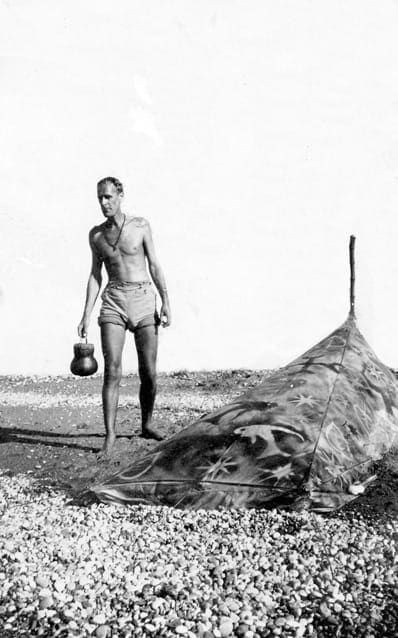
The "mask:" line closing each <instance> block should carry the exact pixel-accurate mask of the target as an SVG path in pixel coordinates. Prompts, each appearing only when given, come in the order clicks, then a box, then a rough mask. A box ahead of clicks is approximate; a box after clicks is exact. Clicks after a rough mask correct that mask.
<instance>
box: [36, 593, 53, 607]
mask: <svg viewBox="0 0 398 638" xmlns="http://www.w3.org/2000/svg"><path fill="white" fill-rule="evenodd" d="M52 603H53V601H52V598H50V597H49V596H43V598H40V602H39V609H47V607H51V605H52Z"/></svg>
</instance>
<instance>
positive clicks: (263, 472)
mask: <svg viewBox="0 0 398 638" xmlns="http://www.w3.org/2000/svg"><path fill="white" fill-rule="evenodd" d="M353 250H354V237H351V241H350V263H351V292H350V295H351V296H350V300H351V308H350V313H349V316H348V319H347V320H346V321H345V322H344V323H343V325H342V326H340V327H339V328H338V329H337V330H335V331H334V332H332V334H330V335H329V336H328V337H326V338H325V339H323V340H322V341H321V342H320V343H318V344H317V345H316V346H314V347H313V348H311V349H310V350H308V351H307V352H306V353H305V354H303V355H302V356H300V357H299V358H298V359H296V360H294V361H293V362H292V363H289V364H288V365H287V366H285V367H283V368H281V369H279V370H277V371H276V372H274V373H273V374H271V375H270V376H268V377H267V378H266V379H265V380H264V381H262V382H261V383H260V384H259V385H258V386H257V387H256V388H254V389H253V390H250V391H249V392H246V393H245V394H244V395H243V396H240V397H239V398H237V399H235V400H234V401H233V402H232V403H230V404H228V405H226V406H225V407H222V408H220V409H218V410H216V411H215V412H212V413H210V414H207V415H205V416H203V417H201V418H200V419H199V420H198V421H196V422H195V423H193V424H192V425H191V426H189V427H187V428H185V429H184V430H182V431H181V432H179V433H178V434H177V435H175V436H173V437H172V438H170V439H169V440H167V441H165V442H162V443H161V444H160V445H158V446H157V447H156V448H155V449H154V450H153V451H151V452H150V453H149V454H146V455H145V456H144V457H142V458H139V459H137V460H136V461H135V462H134V463H133V464H132V465H130V466H129V467H127V468H126V469H124V470H122V471H120V472H119V473H118V474H116V475H115V476H112V477H111V478H110V479H108V480H107V481H106V482H105V483H103V484H102V485H96V486H94V487H93V488H92V491H93V492H94V493H95V494H96V496H97V497H98V498H99V499H100V500H102V501H118V502H123V503H139V502H147V503H153V504H168V505H175V506H179V507H193V508H206V509H207V508H215V507H274V506H276V505H288V506H294V507H308V508H310V509H313V510H315V511H329V510H333V509H336V508H339V507H341V506H343V505H344V504H346V503H348V502H349V501H351V500H352V499H354V498H356V496H357V495H358V494H359V493H361V492H363V490H364V489H365V487H366V485H367V484H368V483H369V482H370V481H371V480H372V479H373V478H374V477H372V476H371V471H372V466H373V462H374V461H375V460H377V459H380V458H381V457H382V456H383V454H385V452H386V451H387V450H388V449H389V448H390V447H391V445H392V444H393V442H394V439H395V440H398V385H397V383H396V380H395V377H394V375H393V373H392V372H391V370H390V369H389V368H388V367H387V366H385V365H384V364H383V363H381V362H380V361H379V360H378V359H377V357H376V355H375V354H374V353H373V351H372V350H371V348H370V347H369V345H368V344H367V343H366V341H365V339H364V337H363V336H362V335H361V333H360V332H359V330H358V327H357V323H356V319H355V313H354V256H353V255H354V253H353Z"/></svg>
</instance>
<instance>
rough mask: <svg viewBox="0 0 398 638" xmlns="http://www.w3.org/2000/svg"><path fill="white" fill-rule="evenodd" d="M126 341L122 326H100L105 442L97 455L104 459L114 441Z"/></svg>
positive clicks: (104, 324) (109, 324)
mask: <svg viewBox="0 0 398 638" xmlns="http://www.w3.org/2000/svg"><path fill="white" fill-rule="evenodd" d="M125 339H126V330H125V329H124V327H123V326H118V325H116V324H114V323H103V324H102V325H101V343H102V352H103V355H104V384H103V386H102V409H103V413H104V424H105V432H106V437H105V442H104V445H103V447H102V450H101V452H100V454H99V456H100V458H106V457H107V456H109V455H110V454H111V452H112V448H113V445H114V443H115V439H116V431H115V425H116V413H117V406H118V401H119V386H120V380H121V378H122V352H123V346H124V342H125Z"/></svg>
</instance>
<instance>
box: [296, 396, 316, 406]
mask: <svg viewBox="0 0 398 638" xmlns="http://www.w3.org/2000/svg"><path fill="white" fill-rule="evenodd" d="M290 403H294V404H295V405H296V407H298V408H299V407H301V406H302V405H308V406H309V407H310V408H313V407H314V405H316V404H317V403H318V400H317V399H315V398H314V397H312V396H305V395H304V394H299V395H297V396H296V397H294V399H290Z"/></svg>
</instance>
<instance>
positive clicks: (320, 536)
mask: <svg viewBox="0 0 398 638" xmlns="http://www.w3.org/2000/svg"><path fill="white" fill-rule="evenodd" d="M0 503H1V505H0V507H1V515H2V522H1V528H0V564H1V571H0V618H1V620H0V626H1V634H0V635H1V636H2V637H3V638H7V637H8V636H9V637H11V636H18V637H19V636H20V637H25V636H26V637H27V636H54V637H55V636H60V637H61V636H62V637H69V636H95V637H97V638H105V637H106V636H120V637H124V638H128V637H133V636H164V637H172V636H187V637H188V638H195V637H196V636H198V637H203V638H211V637H212V636H214V637H215V638H220V637H221V638H223V637H228V636H242V637H244V638H262V637H263V636H264V637H265V636H292V637H293V636H294V637H295V638H302V637H304V636H313V637H316V636H319V637H323V636H325V637H326V636H356V637H358V636H364V637H366V638H373V637H377V636H398V553H397V543H398V522H397V520H394V519H393V518H390V519H387V518H385V519H384V520H381V519H380V518H379V517H377V518H376V517H372V516H371V515H369V516H368V517H365V516H363V515H362V514H359V513H355V512H352V511H350V512H346V513H345V512H344V511H341V512H339V513H336V514H334V515H332V516H330V515H329V516H327V517H326V516H321V515H317V514H313V513H309V512H301V513H289V512H281V511H276V510H270V511H266V510H263V511H254V510H242V511H237V510H229V511H226V510H224V511H181V510H177V509H170V508H165V507H149V506H132V507H123V506H118V505H103V504H92V505H90V506H86V507H82V506H78V505H73V504H71V502H70V501H68V499H67V498H66V497H65V496H63V495H59V494H57V493H55V492H52V491H51V490H47V491H43V489H42V488H39V486H38V485H36V484H35V481H34V479H31V478H22V477H20V478H16V477H9V476H7V475H6V474H2V475H1V476H0Z"/></svg>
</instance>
